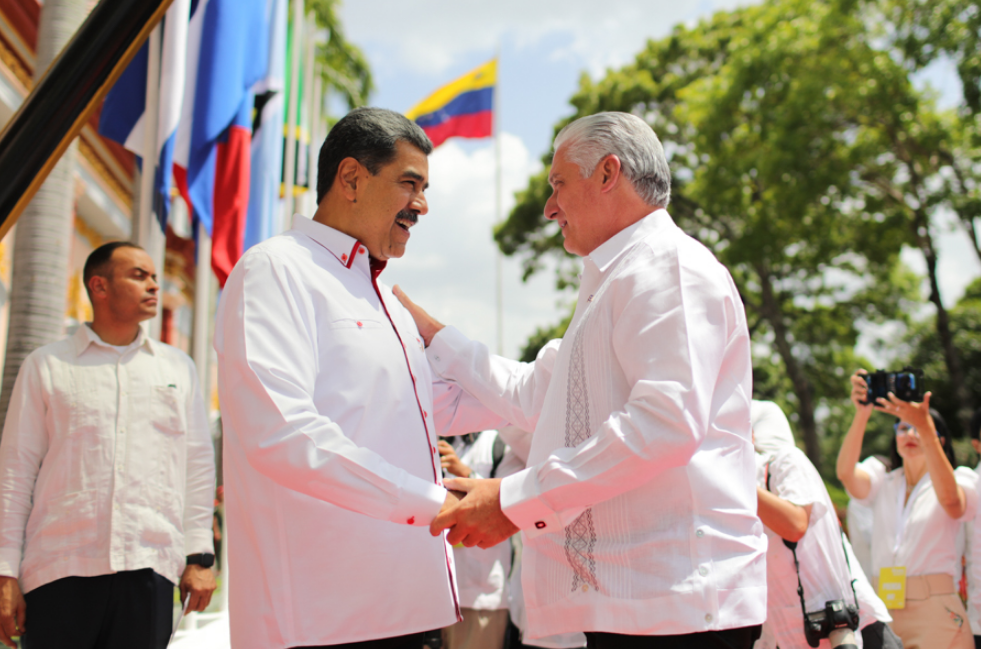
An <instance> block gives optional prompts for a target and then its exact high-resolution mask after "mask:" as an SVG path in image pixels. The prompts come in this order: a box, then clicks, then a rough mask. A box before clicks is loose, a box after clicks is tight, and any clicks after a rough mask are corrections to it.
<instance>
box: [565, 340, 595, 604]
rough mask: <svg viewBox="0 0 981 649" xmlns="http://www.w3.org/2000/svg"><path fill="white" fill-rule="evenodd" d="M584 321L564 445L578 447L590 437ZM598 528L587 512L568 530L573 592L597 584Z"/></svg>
mask: <svg viewBox="0 0 981 649" xmlns="http://www.w3.org/2000/svg"><path fill="white" fill-rule="evenodd" d="M585 325H586V323H585V321H582V322H580V324H579V328H578V331H576V337H575V339H574V341H573V344H572V355H571V358H570V359H569V382H568V386H567V390H566V412H565V445H566V447H567V448H572V447H574V446H578V445H579V444H581V443H583V442H585V441H586V440H587V439H589V437H590V432H591V431H590V429H589V393H588V392H587V390H586V360H585V356H584V350H583V331H584V330H585V328H586V327H585ZM595 549H596V527H595V525H594V524H593V510H592V508H590V509H587V510H586V511H584V512H583V513H582V514H580V515H579V517H578V518H576V520H574V521H572V523H570V524H569V525H567V526H566V528H565V556H566V559H567V560H568V561H569V566H570V567H571V568H572V590H578V589H579V588H580V586H582V585H584V584H589V585H591V586H593V587H594V588H598V586H597V581H596V558H595V556H594V555H593V552H594V550H595Z"/></svg>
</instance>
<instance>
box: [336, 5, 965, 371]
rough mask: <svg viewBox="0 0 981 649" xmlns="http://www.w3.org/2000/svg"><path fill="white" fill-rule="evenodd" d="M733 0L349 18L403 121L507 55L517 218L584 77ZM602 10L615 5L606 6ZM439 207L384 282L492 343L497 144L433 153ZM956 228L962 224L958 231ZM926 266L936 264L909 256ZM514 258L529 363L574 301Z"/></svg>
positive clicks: (947, 287)
mask: <svg viewBox="0 0 981 649" xmlns="http://www.w3.org/2000/svg"><path fill="white" fill-rule="evenodd" d="M740 4H746V3H744V2H735V1H733V0H701V1H697V2H678V1H677V0H674V1H668V0H605V1H604V2H603V3H601V4H598V3H596V2H595V1H594V0H564V1H563V2H558V1H556V0H498V1H497V2H494V3H479V4H478V3H472V4H471V3H466V4H464V3H461V2H459V0H457V1H456V2H451V1H450V0H425V1H424V2H420V3H414V4H405V3H402V2H396V1H395V0H347V1H346V2H345V3H344V5H343V6H342V10H341V17H342V21H343V24H344V26H345V29H346V31H347V36H348V38H349V39H351V40H352V41H353V42H355V43H357V44H358V45H359V46H360V47H361V48H362V49H363V50H364V52H365V54H366V55H367V57H368V60H369V62H370V64H371V67H372V71H373V73H374V75H375V84H376V91H375V93H374V94H373V96H372V99H371V103H372V105H375V106H383V107H386V108H391V109H393V110H397V111H400V112H404V111H406V110H408V109H409V108H410V107H411V106H412V105H414V104H415V103H416V102H418V101H420V100H421V99H423V98H424V97H425V96H426V95H428V94H429V93H430V92H432V91H433V90H435V89H436V88H437V87H439V86H441V85H443V84H445V83H447V82H449V81H451V80H452V79H454V78H456V77H457V76H459V75H461V74H463V73H465V72H467V71H469V70H471V69H472V68H474V67H476V66H478V65H480V64H481V63H483V62H485V61H487V60H488V59H490V58H491V57H493V56H494V55H495V52H496V51H498V49H499V51H500V61H499V71H498V78H499V85H498V93H499V94H498V100H499V101H498V106H499V114H498V119H499V126H500V131H501V133H502V150H503V155H502V159H503V165H502V167H503V186H504V192H503V195H504V196H503V197H504V213H505V214H506V213H507V211H508V210H509V209H510V208H511V206H513V204H514V201H513V193H514V191H516V190H519V189H522V188H524V187H525V185H526V183H527V179H528V177H529V176H530V175H531V174H533V173H535V172H537V171H538V170H539V169H540V168H541V166H540V159H541V157H542V155H543V154H544V153H546V152H547V151H548V150H549V147H550V143H551V138H552V135H553V127H554V125H555V123H556V122H557V121H558V120H559V119H561V118H562V117H564V116H566V115H569V114H570V113H571V112H572V109H571V107H570V106H569V104H568V99H569V97H571V96H572V94H573V93H574V92H575V91H576V89H577V88H578V84H579V78H580V75H582V74H583V73H586V74H590V75H591V76H592V77H593V78H594V79H595V78H600V77H601V76H602V75H603V74H604V72H605V71H606V70H607V69H608V68H610V67H619V66H621V65H623V64H625V63H627V62H629V61H630V60H632V59H633V57H634V56H635V55H636V53H637V52H638V51H639V50H640V49H641V48H642V47H643V46H644V44H645V42H646V41H647V39H649V38H660V37H663V36H665V35H666V34H668V33H669V32H670V30H671V29H672V28H673V27H674V26H675V25H677V24H679V23H688V24H691V23H694V22H697V21H698V20H699V19H701V18H706V17H708V16H710V15H711V14H712V13H713V12H714V11H717V10H720V9H732V8H734V7H736V6H738V5H740ZM597 7H601V8H602V11H599V10H598V9H597ZM949 68H950V66H944V65H941V66H937V67H935V68H934V69H933V70H931V71H928V72H927V73H926V74H924V75H921V82H923V83H931V84H932V85H933V86H934V87H936V88H938V89H939V90H940V91H941V92H942V94H943V95H944V97H945V99H946V100H947V101H951V100H952V98H953V97H956V95H957V94H958V93H959V90H960V88H959V85H958V84H957V82H956V78H954V77H953V75H952V74H951V73H950V69H949ZM430 181H431V189H430V190H429V191H428V192H427V197H428V199H429V204H430V212H429V214H428V215H427V216H425V217H422V219H420V222H419V224H418V225H417V226H416V227H415V228H413V233H412V239H411V241H410V242H409V247H408V252H407V253H406V255H405V257H404V258H403V259H400V260H397V261H395V262H393V263H392V264H390V266H389V269H388V270H386V272H385V275H384V276H383V279H384V280H385V281H386V282H387V283H389V284H395V283H398V284H400V285H401V286H402V288H403V289H405V291H406V292H407V293H408V294H409V295H410V296H411V297H413V298H414V299H415V300H416V301H417V302H419V303H420V304H422V305H423V306H424V307H425V308H427V309H429V310H430V311H431V312H432V313H433V314H434V315H436V316H437V317H438V318H440V319H442V320H443V321H444V322H446V323H448V324H455V325H457V326H458V327H459V328H461V329H462V330H463V331H464V333H466V334H468V335H469V336H471V337H473V338H476V339H479V340H482V341H484V342H486V343H488V344H489V345H491V346H492V347H494V346H496V345H495V340H496V327H495V308H494V259H495V254H496V253H495V248H494V245H493V242H492V240H491V228H492V227H493V224H494V223H495V222H496V220H497V217H496V216H495V207H494V206H495V201H494V148H493V143H492V141H491V140H489V139H487V140H461V139H459V138H454V139H451V140H449V141H448V142H447V143H445V144H444V145H442V146H441V147H439V148H438V149H437V150H436V151H435V152H434V153H433V155H432V156H431V158H430ZM948 230H949V228H948ZM904 259H906V260H907V263H909V264H910V265H911V266H913V267H914V268H915V269H917V270H921V271H922V270H923V268H924V266H923V264H922V259H921V258H920V257H919V256H918V254H917V253H915V252H913V251H910V252H909V254H907V255H905V256H904ZM941 260H942V263H941V272H942V278H943V279H944V284H943V286H944V293H945V296H944V297H945V301H947V302H948V303H952V302H953V301H954V300H955V299H956V298H957V297H958V296H959V294H960V292H961V291H962V290H963V287H964V286H965V285H966V284H967V282H968V281H970V279H972V278H973V277H976V276H978V275H979V274H981V265H979V264H978V262H977V260H976V259H975V257H974V255H973V253H972V252H971V251H970V248H969V247H968V242H967V241H966V240H965V239H964V238H963V234H961V233H960V232H956V231H955V232H948V233H946V234H945V235H944V236H943V237H942V240H941ZM520 275H521V270H520V266H519V263H518V262H517V260H514V259H505V260H504V263H503V287H504V323H505V324H504V336H503V338H504V348H503V350H504V353H505V354H506V355H508V356H512V357H513V356H516V355H517V354H518V350H519V349H520V348H521V346H522V345H523V344H524V342H525V340H526V339H527V338H528V336H529V335H530V334H531V333H532V332H533V331H534V330H535V328H536V327H539V326H543V325H549V324H552V323H554V322H556V321H558V320H559V319H560V318H561V317H562V316H563V315H564V314H565V312H566V307H565V306H564V305H566V304H568V303H569V300H570V299H571V298H572V296H570V295H568V294H566V295H559V294H558V293H557V292H556V291H555V290H554V288H553V284H554V278H553V275H552V273H550V272H544V273H541V274H540V275H539V276H536V277H535V278H533V279H532V281H530V282H528V283H522V282H521V281H520Z"/></svg>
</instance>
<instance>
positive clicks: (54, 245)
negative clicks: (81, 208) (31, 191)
mask: <svg viewBox="0 0 981 649" xmlns="http://www.w3.org/2000/svg"><path fill="white" fill-rule="evenodd" d="M91 4H92V3H90V2H88V1H87V0H45V2H44V4H43V5H42V7H41V24H40V25H39V27H38V39H37V60H36V63H35V68H34V82H35V83H37V81H38V80H40V78H41V77H42V76H44V73H45V72H46V71H47V69H48V66H49V65H50V64H51V63H52V61H54V59H55V58H56V57H57V56H58V54H59V53H60V52H61V50H62V48H63V47H64V46H65V44H67V43H68V41H69V40H70V39H71V37H72V36H73V35H74V34H75V32H76V31H77V30H78V28H79V26H80V25H81V24H82V21H83V20H84V19H85V17H86V15H88V12H89V10H90V9H91ZM76 148H77V147H76V145H74V144H73V145H72V146H71V147H69V149H68V150H67V151H66V152H65V154H64V155H63V156H62V157H61V160H60V161H59V162H58V164H57V165H56V166H55V167H54V169H52V171H51V173H50V175H49V176H48V178H47V180H45V181H44V184H43V185H41V188H40V189H39V190H38V192H37V194H35V195H34V198H33V200H31V202H30V204H28V206H27V208H26V209H25V210H24V213H23V214H22V215H21V217H20V219H19V221H18V224H17V228H16V234H15V236H14V267H13V275H12V278H11V295H10V326H9V328H8V330H7V351H6V357H5V360H4V368H3V386H2V390H0V418H4V417H6V414H7V405H8V403H9V402H10V393H11V392H12V391H13V389H14V381H15V380H16V378H17V373H18V372H19V371H20V366H21V363H23V361H24V359H25V358H27V355H28V354H30V353H31V352H32V351H34V350H35V349H36V348H38V347H40V346H42V345H45V344H47V343H50V342H53V341H55V340H57V339H58V338H60V337H61V336H62V335H63V334H64V331H65V295H66V294H67V291H68V260H69V259H70V257H71V241H72V236H73V235H72V230H73V223H72V222H73V217H74V204H75V178H74V174H75V151H76ZM0 420H2V419H0Z"/></svg>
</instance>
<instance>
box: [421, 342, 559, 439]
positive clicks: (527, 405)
mask: <svg viewBox="0 0 981 649" xmlns="http://www.w3.org/2000/svg"><path fill="white" fill-rule="evenodd" d="M560 342H561V341H559V340H553V341H551V342H550V343H548V344H547V345H545V347H543V348H542V350H541V351H540V352H539V353H538V358H537V359H536V360H535V362H534V363H519V362H518V361H513V360H510V359H507V358H503V357H501V356H494V355H492V354H491V353H490V351H489V350H488V349H487V347H486V346H485V345H483V344H481V343H478V342H475V341H472V340H470V339H469V338H467V337H466V336H464V335H463V334H462V333H461V332H460V331H459V330H458V329H456V328H455V327H444V328H443V329H442V330H440V332H439V333H437V334H436V336H434V337H433V340H432V342H430V344H429V347H428V348H427V349H426V356H428V357H429V363H430V365H431V366H432V368H433V371H434V372H436V374H438V375H439V376H440V377H442V378H443V379H445V380H447V381H451V382H453V383H455V384H457V385H459V386H460V387H462V388H463V389H464V390H465V391H466V392H468V393H469V394H471V395H473V396H474V397H476V399H477V400H479V401H480V402H481V403H482V404H484V406H486V407H487V408H489V409H490V410H492V411H494V412H495V413H497V414H498V415H499V416H500V417H502V418H503V419H504V420H506V421H507V422H509V423H511V424H513V425H515V426H517V427H518V428H520V429H522V430H534V429H535V424H536V423H537V422H538V415H539V414H540V413H541V409H542V403H543V402H544V401H545V391H546V390H547V389H548V384H549V381H550V380H551V378H552V369H553V367H554V365H555V357H556V355H557V353H558V349H559V343H560ZM472 430H479V429H472Z"/></svg>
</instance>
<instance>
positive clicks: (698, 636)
mask: <svg viewBox="0 0 981 649" xmlns="http://www.w3.org/2000/svg"><path fill="white" fill-rule="evenodd" d="M762 628H763V627H762V626H745V627H742V628H740V629H726V630H725V631H705V632H703V633H685V634H683V635H623V634H622V633H597V632H587V633H586V647H587V649H752V647H753V643H754V642H756V640H757V639H758V638H759V637H760V632H761V631H762Z"/></svg>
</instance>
